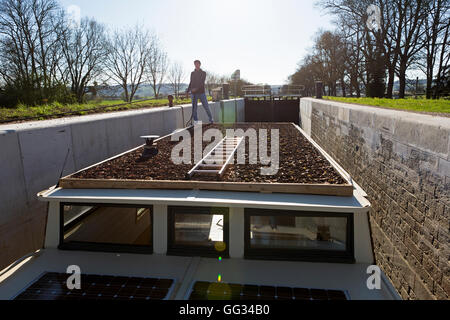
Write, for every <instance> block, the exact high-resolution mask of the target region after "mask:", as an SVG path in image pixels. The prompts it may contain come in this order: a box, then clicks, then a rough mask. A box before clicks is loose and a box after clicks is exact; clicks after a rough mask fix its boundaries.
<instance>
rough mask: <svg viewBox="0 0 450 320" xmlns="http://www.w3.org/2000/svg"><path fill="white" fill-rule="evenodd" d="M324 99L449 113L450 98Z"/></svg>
mask: <svg viewBox="0 0 450 320" xmlns="http://www.w3.org/2000/svg"><path fill="white" fill-rule="evenodd" d="M324 99H328V100H333V101H341V102H347V103H355V104H360V105H367V106H376V107H383V108H391V109H398V110H409V111H416V112H433V113H450V100H444V99H441V100H426V99H424V98H419V99H414V98H409V99H379V98H342V97H324Z"/></svg>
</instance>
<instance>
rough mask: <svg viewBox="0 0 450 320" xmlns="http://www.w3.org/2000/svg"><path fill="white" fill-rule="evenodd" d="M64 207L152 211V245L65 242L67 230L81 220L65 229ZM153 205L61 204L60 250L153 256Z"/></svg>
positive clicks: (71, 223)
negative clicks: (144, 209)
mask: <svg viewBox="0 0 450 320" xmlns="http://www.w3.org/2000/svg"><path fill="white" fill-rule="evenodd" d="M64 206H80V207H83V206H86V207H110V208H129V209H133V208H136V209H140V208H146V209H150V225H151V228H150V232H151V234H150V239H151V244H150V245H133V244H117V243H97V242H81V241H71V242H64V232H65V231H66V229H67V228H70V227H72V226H73V225H75V224H76V223H77V222H78V221H80V220H81V219H80V218H77V219H75V220H74V221H72V222H70V223H69V225H68V226H66V227H64ZM92 211H93V210H92V209H90V210H89V211H88V212H86V214H87V215H90V214H92ZM153 234H154V224H153V205H136V204H116V203H73V202H60V205H59V245H58V249H60V250H66V251H93V252H113V253H137V254H153Z"/></svg>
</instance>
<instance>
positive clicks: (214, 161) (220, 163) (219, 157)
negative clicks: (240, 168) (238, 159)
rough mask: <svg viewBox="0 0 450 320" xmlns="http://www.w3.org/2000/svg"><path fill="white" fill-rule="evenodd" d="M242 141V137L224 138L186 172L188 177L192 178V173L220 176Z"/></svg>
mask: <svg viewBox="0 0 450 320" xmlns="http://www.w3.org/2000/svg"><path fill="white" fill-rule="evenodd" d="M243 141H244V138H243V137H226V138H224V139H223V140H222V141H220V142H219V143H218V144H217V145H216V146H215V147H214V148H213V149H212V150H211V151H210V152H209V153H208V154H207V155H206V156H205V157H204V158H203V159H202V160H200V161H199V162H198V163H197V164H196V165H195V166H194V167H193V168H192V169H191V171H189V172H188V175H189V177H191V178H192V177H193V176H194V175H200V176H217V177H222V176H223V175H224V174H225V172H226V170H227V169H228V166H229V165H230V164H231V161H232V160H233V159H234V155H235V153H236V151H237V149H238V148H239V146H240V145H241V143H242V142H243Z"/></svg>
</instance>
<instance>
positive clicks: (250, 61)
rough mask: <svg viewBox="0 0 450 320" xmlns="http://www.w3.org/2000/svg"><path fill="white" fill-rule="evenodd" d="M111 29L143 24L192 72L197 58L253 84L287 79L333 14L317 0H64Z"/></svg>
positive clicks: (67, 5)
mask: <svg viewBox="0 0 450 320" xmlns="http://www.w3.org/2000/svg"><path fill="white" fill-rule="evenodd" d="M60 3H61V5H62V6H63V7H64V8H66V9H69V11H72V12H73V10H74V8H75V12H76V11H79V12H80V14H81V16H82V17H85V16H87V17H93V18H95V19H96V20H97V21H99V22H101V23H104V24H105V25H106V26H108V27H109V28H111V29H116V28H122V27H127V26H134V25H136V24H140V25H143V26H145V27H147V28H149V29H150V30H152V31H154V32H155V33H156V34H157V35H158V37H159V38H160V40H161V43H162V45H163V47H164V49H165V50H166V51H167V53H168V56H169V59H170V60H171V61H176V62H179V63H181V64H182V66H183V67H184V68H185V69H186V73H188V71H189V72H190V71H191V70H193V69H194V66H193V61H194V60H196V59H199V60H201V61H202V69H204V70H208V71H211V72H214V73H216V74H219V75H231V74H232V73H233V72H234V71H235V70H236V69H240V70H241V77H242V78H243V79H246V80H248V81H250V82H252V83H267V84H271V85H279V84H284V83H286V81H287V79H288V76H289V75H291V74H293V73H294V72H295V70H296V68H297V64H298V62H300V61H301V59H302V57H303V56H304V55H305V54H306V53H307V50H308V49H309V48H310V47H312V45H313V38H314V35H315V34H316V32H317V31H318V30H319V29H332V28H333V26H332V24H331V17H330V16H327V15H325V14H324V13H323V12H321V10H320V9H318V8H316V7H315V6H314V3H315V1H314V0H127V1H124V0H60Z"/></svg>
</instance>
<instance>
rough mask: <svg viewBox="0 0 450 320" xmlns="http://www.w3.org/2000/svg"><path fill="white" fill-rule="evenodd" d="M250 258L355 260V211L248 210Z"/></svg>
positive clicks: (246, 225)
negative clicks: (340, 212)
mask: <svg viewBox="0 0 450 320" xmlns="http://www.w3.org/2000/svg"><path fill="white" fill-rule="evenodd" d="M245 230H246V238H245V254H246V257H247V258H261V259H266V258H267V259H280V260H305V261H330V262H335V261H336V262H352V261H353V260H354V258H353V257H354V253H353V216H352V214H334V213H324V212H317V213H305V212H296V211H278V210H262V209H246V210H245Z"/></svg>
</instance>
